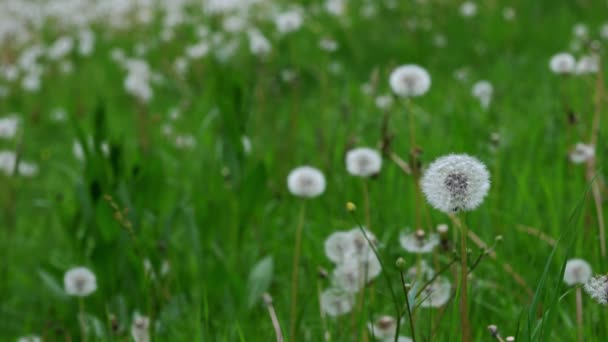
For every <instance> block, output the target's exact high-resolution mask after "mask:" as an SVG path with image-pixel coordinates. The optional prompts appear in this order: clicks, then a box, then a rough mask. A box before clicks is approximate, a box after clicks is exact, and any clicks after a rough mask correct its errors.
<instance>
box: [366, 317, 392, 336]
mask: <svg viewBox="0 0 608 342" xmlns="http://www.w3.org/2000/svg"><path fill="white" fill-rule="evenodd" d="M368 328H369V332H370V334H371V335H372V336H374V337H375V338H377V339H389V338H391V337H393V338H394V337H395V333H396V332H397V320H396V319H395V317H393V316H380V317H378V318H377V319H376V320H375V321H374V322H373V323H371V322H370V323H368Z"/></svg>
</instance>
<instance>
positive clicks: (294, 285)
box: [289, 202, 306, 341]
mask: <svg viewBox="0 0 608 342" xmlns="http://www.w3.org/2000/svg"><path fill="white" fill-rule="evenodd" d="M305 210H306V203H305V202H302V205H301V207H300V216H299V218H298V226H297V228H296V241H295V246H294V255H293V265H292V272H293V273H292V277H291V314H290V326H289V341H295V340H296V339H295V338H296V336H295V335H296V320H297V319H296V316H297V309H298V305H297V300H298V269H299V264H300V248H301V245H302V226H303V225H304V212H305Z"/></svg>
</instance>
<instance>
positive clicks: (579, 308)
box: [576, 286, 584, 342]
mask: <svg viewBox="0 0 608 342" xmlns="http://www.w3.org/2000/svg"><path fill="white" fill-rule="evenodd" d="M576 336H577V337H578V342H583V340H584V338H583V293H582V291H581V288H580V286H579V287H577V288H576Z"/></svg>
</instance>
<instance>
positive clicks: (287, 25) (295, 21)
mask: <svg viewBox="0 0 608 342" xmlns="http://www.w3.org/2000/svg"><path fill="white" fill-rule="evenodd" d="M303 22H304V19H303V17H302V13H301V11H300V10H299V9H294V10H290V11H287V12H283V13H280V14H279V15H277V17H276V18H275V24H276V26H277V30H278V31H279V32H280V33H283V34H285V33H290V32H294V31H297V30H299V29H300V27H302V23H303Z"/></svg>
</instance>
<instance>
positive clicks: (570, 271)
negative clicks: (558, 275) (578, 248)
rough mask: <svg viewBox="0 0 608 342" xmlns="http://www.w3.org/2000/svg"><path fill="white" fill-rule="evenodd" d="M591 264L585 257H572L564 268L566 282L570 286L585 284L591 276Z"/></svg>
mask: <svg viewBox="0 0 608 342" xmlns="http://www.w3.org/2000/svg"><path fill="white" fill-rule="evenodd" d="M591 275H592V272H591V266H590V265H589V263H588V262H586V261H585V260H583V259H570V260H568V262H567V263H566V269H565V270H564V282H565V283H566V284H567V285H568V286H572V285H578V284H585V283H586V282H587V281H588V280H589V278H591Z"/></svg>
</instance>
